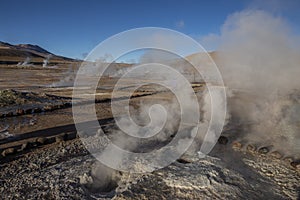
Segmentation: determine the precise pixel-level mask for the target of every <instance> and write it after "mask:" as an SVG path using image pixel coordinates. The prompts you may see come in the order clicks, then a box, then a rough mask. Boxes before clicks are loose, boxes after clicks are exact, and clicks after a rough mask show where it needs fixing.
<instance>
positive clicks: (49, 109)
mask: <svg viewBox="0 0 300 200" xmlns="http://www.w3.org/2000/svg"><path fill="white" fill-rule="evenodd" d="M43 110H44V111H51V110H52V106H51V105H45V106H44V107H43Z"/></svg>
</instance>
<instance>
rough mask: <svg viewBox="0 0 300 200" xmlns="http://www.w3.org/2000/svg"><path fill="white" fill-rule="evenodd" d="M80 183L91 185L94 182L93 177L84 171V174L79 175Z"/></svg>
mask: <svg viewBox="0 0 300 200" xmlns="http://www.w3.org/2000/svg"><path fill="white" fill-rule="evenodd" d="M78 178H79V183H80V184H81V185H91V184H93V178H92V177H91V176H88V175H87V174H86V173H84V174H83V175H82V176H79V177H78Z"/></svg>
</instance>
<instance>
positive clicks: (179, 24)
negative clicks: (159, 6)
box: [175, 19, 185, 28]
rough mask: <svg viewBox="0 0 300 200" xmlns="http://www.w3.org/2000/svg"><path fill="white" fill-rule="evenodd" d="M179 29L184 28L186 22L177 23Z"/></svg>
mask: <svg viewBox="0 0 300 200" xmlns="http://www.w3.org/2000/svg"><path fill="white" fill-rule="evenodd" d="M175 25H176V27H177V28H183V27H184V26H185V24H184V21H183V20H182V19H181V20H179V21H177V22H176V23H175Z"/></svg>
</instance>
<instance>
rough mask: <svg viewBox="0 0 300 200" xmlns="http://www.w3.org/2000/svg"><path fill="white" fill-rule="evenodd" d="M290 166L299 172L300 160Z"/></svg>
mask: <svg viewBox="0 0 300 200" xmlns="http://www.w3.org/2000/svg"><path fill="white" fill-rule="evenodd" d="M291 166H292V167H294V168H295V169H298V170H300V160H295V161H292V162H291Z"/></svg>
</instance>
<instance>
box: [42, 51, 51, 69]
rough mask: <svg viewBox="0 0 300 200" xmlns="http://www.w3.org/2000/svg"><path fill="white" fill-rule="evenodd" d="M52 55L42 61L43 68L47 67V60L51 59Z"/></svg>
mask: <svg viewBox="0 0 300 200" xmlns="http://www.w3.org/2000/svg"><path fill="white" fill-rule="evenodd" d="M51 57H52V55H51V54H49V55H47V57H46V59H44V60H43V67H47V65H48V63H49V60H50V59H51Z"/></svg>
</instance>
